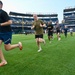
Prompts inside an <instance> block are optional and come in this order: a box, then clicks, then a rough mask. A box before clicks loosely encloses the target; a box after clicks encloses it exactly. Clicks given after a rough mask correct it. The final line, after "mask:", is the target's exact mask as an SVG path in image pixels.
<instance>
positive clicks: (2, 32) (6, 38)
mask: <svg viewBox="0 0 75 75" xmlns="http://www.w3.org/2000/svg"><path fill="white" fill-rule="evenodd" d="M2 7H3V3H2V1H0V60H1V63H0V66H4V65H6V64H7V61H6V59H5V57H4V54H3V51H2V47H1V46H2V43H3V42H4V47H5V50H7V51H9V50H12V49H14V48H17V47H18V48H19V49H20V50H22V43H21V42H18V44H14V45H11V39H12V32H11V26H10V25H11V24H12V21H11V20H10V18H9V16H8V14H7V12H6V11H4V10H2Z"/></svg>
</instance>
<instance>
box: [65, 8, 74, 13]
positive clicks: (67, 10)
mask: <svg viewBox="0 0 75 75" xmlns="http://www.w3.org/2000/svg"><path fill="white" fill-rule="evenodd" d="M71 11H75V8H68V9H64V12H71Z"/></svg>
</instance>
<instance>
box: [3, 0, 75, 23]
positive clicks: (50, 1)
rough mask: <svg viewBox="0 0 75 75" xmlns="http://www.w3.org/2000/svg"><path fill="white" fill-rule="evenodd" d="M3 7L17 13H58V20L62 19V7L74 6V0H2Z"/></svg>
mask: <svg viewBox="0 0 75 75" xmlns="http://www.w3.org/2000/svg"><path fill="white" fill-rule="evenodd" d="M2 2H3V9H4V10H5V11H7V12H8V13H9V12H10V11H13V12H18V13H43V14H47V13H48V14H53V13H56V14H58V19H59V22H61V21H62V20H63V9H65V8H69V7H73V8H74V7H75V0H2Z"/></svg>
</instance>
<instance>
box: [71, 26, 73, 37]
mask: <svg viewBox="0 0 75 75" xmlns="http://www.w3.org/2000/svg"><path fill="white" fill-rule="evenodd" d="M70 35H71V36H73V28H72V27H70Z"/></svg>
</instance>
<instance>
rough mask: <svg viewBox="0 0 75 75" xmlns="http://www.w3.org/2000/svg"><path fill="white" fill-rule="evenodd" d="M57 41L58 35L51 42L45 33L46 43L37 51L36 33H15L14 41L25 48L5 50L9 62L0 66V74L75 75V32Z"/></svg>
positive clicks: (62, 36)
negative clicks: (20, 43)
mask: <svg viewBox="0 0 75 75" xmlns="http://www.w3.org/2000/svg"><path fill="white" fill-rule="evenodd" d="M61 38H62V40H61V41H57V38H56V35H54V40H53V41H52V43H51V44H50V43H49V41H48V39H47V35H46V34H45V35H44V39H45V40H46V45H45V46H44V45H43V44H41V46H42V48H43V50H42V51H41V52H39V53H38V52H37V50H38V47H37V45H36V42H35V39H34V34H32V35H30V34H29V35H24V34H20V35H13V38H12V43H13V44H15V43H17V42H19V41H21V42H22V43H23V50H22V51H20V50H19V49H18V48H16V49H14V50H12V51H5V50H4V47H3V52H4V55H5V58H6V60H7V61H8V64H7V65H5V66H3V67H0V75H75V34H74V35H73V36H72V37H71V36H70V35H69V34H68V37H67V38H65V37H64V35H63V34H62V35H61Z"/></svg>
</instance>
